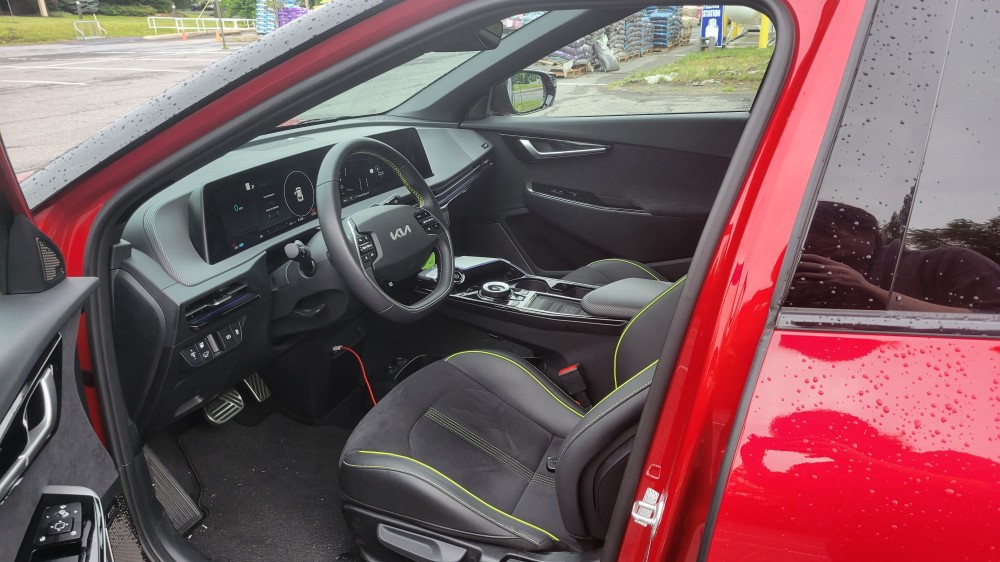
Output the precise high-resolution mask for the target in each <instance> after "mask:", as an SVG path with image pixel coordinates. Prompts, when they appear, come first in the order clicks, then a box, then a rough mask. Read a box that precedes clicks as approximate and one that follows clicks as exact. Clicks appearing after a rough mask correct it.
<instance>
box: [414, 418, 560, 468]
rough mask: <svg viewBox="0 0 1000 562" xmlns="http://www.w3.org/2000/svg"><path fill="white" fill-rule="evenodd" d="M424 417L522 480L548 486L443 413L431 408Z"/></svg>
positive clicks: (521, 465) (515, 460)
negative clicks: (508, 469) (496, 461)
mask: <svg viewBox="0 0 1000 562" xmlns="http://www.w3.org/2000/svg"><path fill="white" fill-rule="evenodd" d="M424 417H426V418H427V419H429V420H431V421H433V422H435V423H437V424H438V425H440V426H442V427H444V428H445V429H447V430H448V431H450V432H452V433H454V434H455V435H457V436H458V437H461V438H462V439H463V440H465V441H467V442H468V443H469V444H471V445H473V446H474V447H476V448H477V449H479V450H481V451H482V452H484V453H486V454H487V455H489V456H491V457H493V458H494V459H496V460H498V461H500V462H501V463H503V464H504V465H506V466H507V467H508V468H510V469H511V470H513V471H514V472H516V473H517V475H518V476H520V477H521V478H524V479H525V480H536V481H537V482H538V483H540V484H547V483H546V479H545V477H543V476H541V475H539V474H537V473H536V472H535V471H533V470H531V469H530V468H528V467H527V466H525V465H523V464H521V462H520V461H518V460H517V459H515V458H514V457H512V456H511V455H509V454H508V453H507V452H506V451H504V450H503V449H500V448H499V447H497V446H496V445H494V444H493V443H490V442H489V441H487V440H486V439H484V438H483V437H481V436H480V435H478V434H476V433H475V432H473V431H472V430H470V429H468V428H465V427H463V426H462V425H460V424H459V423H458V422H456V421H455V420H453V419H451V418H449V417H448V416H446V415H444V414H443V413H441V412H440V411H439V410H437V409H435V408H430V409H428V410H427V412H426V413H425V414H424ZM535 476H538V477H539V478H538V479H536V478H535ZM554 484H555V482H553V484H552V485H554Z"/></svg>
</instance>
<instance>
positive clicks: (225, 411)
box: [204, 388, 243, 425]
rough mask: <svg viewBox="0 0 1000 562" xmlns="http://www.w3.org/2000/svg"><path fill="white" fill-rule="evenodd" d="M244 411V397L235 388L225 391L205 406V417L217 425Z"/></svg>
mask: <svg viewBox="0 0 1000 562" xmlns="http://www.w3.org/2000/svg"><path fill="white" fill-rule="evenodd" d="M242 411H243V397H242V396H240V392H239V391H238V390H236V389H235V388H230V389H229V390H227V391H225V392H223V393H222V394H220V395H219V396H217V397H216V398H215V400H212V403H211V404H209V405H208V406H205V410H204V412H205V419H207V420H208V421H210V422H212V423H214V424H215V425H222V424H224V423H226V422H227V421H229V420H231V419H233V418H235V417H236V414H238V413H240V412H242Z"/></svg>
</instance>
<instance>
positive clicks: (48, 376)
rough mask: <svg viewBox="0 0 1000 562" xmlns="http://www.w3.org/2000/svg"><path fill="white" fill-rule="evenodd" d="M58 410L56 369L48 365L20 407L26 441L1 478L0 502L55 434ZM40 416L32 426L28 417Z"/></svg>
mask: <svg viewBox="0 0 1000 562" xmlns="http://www.w3.org/2000/svg"><path fill="white" fill-rule="evenodd" d="M36 400H40V403H39V407H38V408H37V409H36V408H33V407H32V406H33V404H34V403H35V401H36ZM58 407H59V397H58V394H57V393H56V381H55V368H54V367H53V366H52V365H49V366H48V367H46V368H45V370H44V371H42V375H41V376H40V377H39V378H38V382H37V383H36V384H35V385H34V388H33V389H32V390H31V392H30V393H28V395H27V400H24V401H23V402H21V404H20V410H21V426H22V427H23V428H24V431H25V434H26V435H27V437H26V439H25V445H24V449H23V450H22V451H21V454H19V455H18V456H17V458H16V459H15V460H14V462H13V463H12V464H11V466H10V468H9V469H7V472H6V473H5V474H4V475H3V478H0V498H4V497H6V496H7V493H8V492H10V490H11V489H12V488H13V487H14V485H15V484H16V483H17V481H18V479H19V478H20V477H21V475H22V474H24V471H25V470H27V469H28V466H29V465H30V464H31V462H32V461H34V460H35V457H37V456H38V453H39V452H40V451H41V450H42V447H43V446H44V445H45V442H46V441H48V439H49V437H51V436H52V434H53V433H54V432H55V429H56V410H57V408H58ZM34 412H40V413H41V419H39V420H38V421H37V422H32V420H31V419H29V413H34Z"/></svg>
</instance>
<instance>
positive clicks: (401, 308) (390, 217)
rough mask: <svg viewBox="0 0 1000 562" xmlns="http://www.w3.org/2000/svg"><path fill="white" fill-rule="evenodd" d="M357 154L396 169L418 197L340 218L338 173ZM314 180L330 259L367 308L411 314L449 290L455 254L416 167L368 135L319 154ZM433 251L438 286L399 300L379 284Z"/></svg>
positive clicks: (413, 269)
mask: <svg viewBox="0 0 1000 562" xmlns="http://www.w3.org/2000/svg"><path fill="white" fill-rule="evenodd" d="M356 155H362V156H368V157H371V158H375V159H378V160H380V161H381V162H383V163H384V164H385V165H386V167H387V168H388V169H389V170H391V171H392V172H393V173H395V174H396V175H397V176H399V179H400V181H401V182H402V183H403V185H404V186H406V189H407V190H409V192H410V193H411V194H413V197H414V198H415V199H416V201H417V205H416V206H415V207H414V206H409V205H376V206H373V207H369V208H367V209H364V210H361V211H358V212H357V213H354V214H352V215H351V216H350V217H347V218H346V219H345V218H344V217H343V215H342V213H343V209H342V208H341V195H340V190H341V173H342V171H343V169H344V164H345V163H346V162H347V159H348V158H350V157H352V156H356ZM317 183H318V185H317V186H316V211H317V214H318V215H319V225H320V230H321V231H322V233H323V239H324V240H325V241H326V248H327V251H328V252H329V254H330V263H332V264H333V266H334V267H335V268H336V269H337V271H338V272H339V273H340V275H341V276H342V277H343V278H344V281H346V282H347V286H348V287H350V289H351V290H352V291H353V292H354V294H355V295H357V296H358V298H359V299H361V301H362V302H364V303H365V304H366V305H367V306H368V308H370V309H371V310H373V311H374V312H375V313H377V314H379V315H381V316H384V317H386V318H388V319H389V320H392V321H394V322H412V321H414V320H418V319H420V318H422V317H423V316H425V315H426V314H427V313H429V312H430V311H431V310H433V309H434V308H435V307H436V306H437V305H439V304H441V303H442V302H443V301H444V299H445V297H447V296H448V294H449V293H451V289H452V285H453V283H454V278H453V276H454V273H455V256H454V254H453V252H452V246H451V237H450V236H449V235H448V228H447V227H446V226H445V223H444V221H443V220H442V219H443V214H442V212H441V208H440V207H438V203H437V199H435V197H434V193H433V192H432V191H431V189H430V187H428V186H427V182H425V181H424V178H423V177H421V175H420V172H418V171H417V169H416V168H414V167H413V164H411V163H410V161H409V160H407V159H406V158H405V157H403V155H402V154H400V153H399V152H396V150H394V149H393V148H392V147H390V146H388V145H386V144H385V143H382V142H379V141H377V140H374V139H369V138H356V139H352V140H349V141H346V142H342V143H339V144H337V145H336V146H334V147H333V148H331V149H330V151H329V152H327V153H326V156H325V157H324V158H323V163H322V164H321V165H320V168H319V179H318V181H317ZM432 251H433V252H434V253H436V254H437V267H438V276H437V286H436V287H434V290H433V291H431V293H430V294H428V295H427V296H425V297H424V298H422V299H421V300H420V301H418V302H416V303H415V304H412V305H406V304H403V303H401V302H399V301H397V300H396V299H394V298H392V297H390V296H389V295H388V294H386V292H385V291H383V290H382V287H381V286H379V281H400V280H402V279H407V278H409V277H412V276H413V275H416V274H417V273H419V272H420V270H421V268H422V266H423V265H424V264H425V263H427V258H428V256H430V255H431V252H432Z"/></svg>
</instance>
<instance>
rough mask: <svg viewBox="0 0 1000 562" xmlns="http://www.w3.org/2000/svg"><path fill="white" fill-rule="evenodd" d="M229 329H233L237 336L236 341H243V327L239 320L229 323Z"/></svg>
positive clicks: (234, 334)
mask: <svg viewBox="0 0 1000 562" xmlns="http://www.w3.org/2000/svg"><path fill="white" fill-rule="evenodd" d="M229 329H230V330H232V331H233V336H234V337H235V338H236V343H240V342H241V341H243V327H242V326H240V323H239V322H233V323H232V324H230V325H229Z"/></svg>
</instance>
